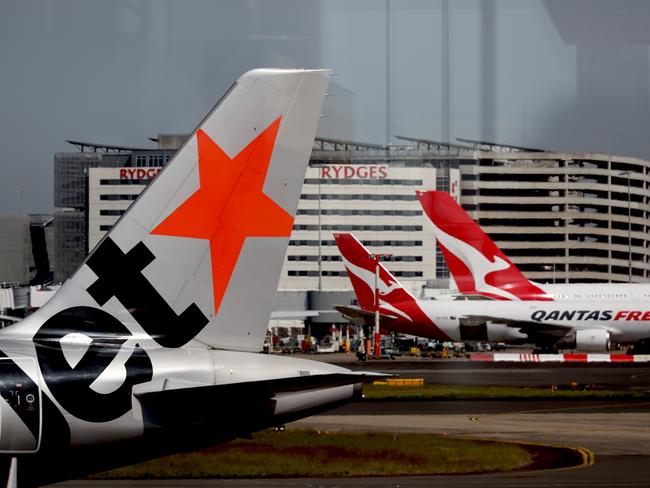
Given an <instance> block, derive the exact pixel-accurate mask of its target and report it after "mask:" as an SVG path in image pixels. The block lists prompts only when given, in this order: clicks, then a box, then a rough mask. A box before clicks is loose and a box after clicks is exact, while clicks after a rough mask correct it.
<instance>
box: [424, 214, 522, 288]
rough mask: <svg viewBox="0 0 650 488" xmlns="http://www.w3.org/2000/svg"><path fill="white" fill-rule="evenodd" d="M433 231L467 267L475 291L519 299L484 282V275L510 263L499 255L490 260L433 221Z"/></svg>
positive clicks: (505, 267) (506, 266) (508, 265)
mask: <svg viewBox="0 0 650 488" xmlns="http://www.w3.org/2000/svg"><path fill="white" fill-rule="evenodd" d="M431 223H432V224H433V233H434V234H435V236H436V239H438V241H440V243H441V244H442V245H443V246H445V247H446V248H447V249H449V251H451V252H452V253H453V254H454V256H456V257H457V258H458V259H460V260H461V261H462V262H463V263H464V264H465V266H467V268H469V270H470V272H471V273H472V276H473V277H474V285H475V287H476V291H480V292H483V293H491V294H494V295H497V296H500V297H503V298H509V299H511V300H519V297H517V296H515V295H513V294H512V293H508V292H507V291H505V290H502V289H500V288H497V287H495V286H492V285H489V284H487V283H486V282H485V277H486V276H487V275H488V274H490V273H493V272H495V271H503V270H505V269H508V268H509V267H510V266H511V265H510V264H509V263H508V262H506V261H504V260H503V259H501V258H500V257H499V256H495V257H494V261H490V260H489V259H488V258H486V257H485V256H484V255H483V254H482V253H481V252H480V251H478V250H477V249H475V248H474V247H472V246H470V245H469V244H467V243H466V242H463V241H461V240H460V239H457V238H456V237H454V236H452V235H449V234H447V233H446V232H444V231H443V230H442V229H440V228H439V227H438V226H437V225H436V224H435V223H434V222H433V221H432V222H431Z"/></svg>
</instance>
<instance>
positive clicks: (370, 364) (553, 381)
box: [335, 360, 650, 390]
mask: <svg viewBox="0 0 650 488" xmlns="http://www.w3.org/2000/svg"><path fill="white" fill-rule="evenodd" d="M335 364H339V365H340V366H343V367H346V368H349V369H352V370H355V371H373V372H384V373H388V374H394V375H398V376H400V377H404V378H424V381H425V383H434V384H445V385H481V386H486V385H495V386H545V385H549V386H550V385H569V384H570V383H572V382H576V383H579V384H596V385H599V386H603V387H610V388H648V389H649V390H650V363H638V364H616V363H615V364H606V363H605V364H602V365H601V364H581V363H575V364H574V363H560V364H556V363H488V362H486V363H482V362H471V361H460V360H447V361H445V360H421V361H399V360H398V361H388V360H386V361H367V362H359V361H354V362H352V361H351V362H343V363H335Z"/></svg>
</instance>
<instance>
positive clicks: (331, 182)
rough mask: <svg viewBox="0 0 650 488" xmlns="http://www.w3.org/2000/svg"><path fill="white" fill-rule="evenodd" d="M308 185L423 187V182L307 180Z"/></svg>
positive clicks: (395, 180) (341, 179)
mask: <svg viewBox="0 0 650 488" xmlns="http://www.w3.org/2000/svg"><path fill="white" fill-rule="evenodd" d="M305 184H306V185H319V184H320V185H375V186H377V185H405V186H422V180H397V179H383V180H382V179H370V178H368V179H352V178H350V179H345V178H339V179H337V178H305Z"/></svg>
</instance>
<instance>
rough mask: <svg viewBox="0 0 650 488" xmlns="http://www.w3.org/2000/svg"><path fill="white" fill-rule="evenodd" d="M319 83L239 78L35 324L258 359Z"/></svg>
mask: <svg viewBox="0 0 650 488" xmlns="http://www.w3.org/2000/svg"><path fill="white" fill-rule="evenodd" d="M328 77H329V71H328V70H276V69H258V70H253V71H250V72H248V73H246V74H244V75H243V76H242V77H241V78H240V79H239V80H238V81H237V82H236V83H235V84H234V85H233V86H232V88H231V89H230V90H229V91H228V92H227V94H226V95H225V96H224V97H223V98H222V99H221V100H220V102H219V103H218V104H217V105H216V107H215V108H213V109H212V111H211V112H210V113H209V114H208V115H207V116H206V117H205V118H204V119H203V121H202V122H201V123H200V124H199V126H198V127H197V129H196V130H195V131H194V132H193V133H192V134H191V135H190V137H189V138H188V139H187V140H186V141H185V143H184V144H183V146H182V147H181V148H180V149H179V150H178V151H177V153H176V154H175V156H174V157H173V159H172V160H171V161H170V162H169V163H168V164H167V165H166V166H165V167H164V168H163V170H162V171H161V172H160V173H159V174H158V176H157V177H156V178H155V180H154V181H153V182H152V183H151V184H150V185H149V186H148V187H147V188H146V190H145V191H144V192H143V193H142V194H141V195H140V196H139V198H138V199H137V200H136V201H135V202H134V203H133V205H131V207H130V208H129V210H128V211H127V212H126V213H125V214H124V215H123V216H122V217H121V218H120V220H119V221H118V222H117V223H116V224H115V225H114V226H113V228H112V230H111V231H110V232H109V233H108V234H107V235H106V236H105V237H104V239H103V240H102V241H101V242H100V243H99V244H98V245H97V246H96V247H95V249H94V250H93V251H92V253H91V254H90V255H89V256H88V258H87V259H86V261H85V262H84V264H83V265H82V266H81V267H80V268H79V269H78V270H77V272H76V273H75V274H74V276H73V277H72V278H71V279H70V280H68V281H67V282H66V283H65V284H64V286H63V287H62V288H61V290H60V291H59V293H57V294H56V295H55V297H53V299H52V300H50V302H49V303H48V304H47V305H46V306H45V307H43V308H42V309H40V310H39V311H38V312H37V314H34V315H38V317H40V319H41V323H42V321H43V320H45V321H53V322H52V323H55V322H56V323H60V324H65V322H66V319H71V320H72V319H74V320H77V321H81V322H88V323H90V322H93V324H91V325H89V327H90V328H93V329H95V331H100V332H101V331H106V328H107V326H106V324H107V323H113V322H115V319H117V320H118V321H119V322H117V323H118V324H119V323H121V324H123V325H124V326H126V327H127V328H128V329H129V332H131V334H132V335H140V336H143V337H151V338H152V339H153V340H155V341H156V342H157V343H158V344H159V345H160V346H163V347H181V346H183V345H185V344H186V343H188V342H189V341H191V340H192V339H196V340H197V341H199V342H201V343H203V344H205V345H209V346H211V347H214V348H218V349H231V350H239V351H259V350H261V347H262V343H263V340H264V335H265V332H266V328H267V326H268V318H269V314H270V311H271V307H272V303H273V297H274V295H275V291H276V288H277V283H278V279H279V276H280V271H281V268H282V264H283V260H284V255H285V253H286V248H287V245H288V241H289V235H290V234H291V230H292V226H293V220H294V217H295V213H296V208H297V206H298V199H299V196H300V191H301V188H302V183H303V180H304V176H305V172H306V169H307V163H308V161H309V156H310V153H311V148H312V145H313V140H314V136H315V134H316V129H317V127H318V121H319V115H320V112H321V108H322V104H323V97H324V94H325V90H326V87H327V83H328ZM17 327H20V324H19V325H18V326H17ZM108 328H110V327H108ZM113 329H115V327H113Z"/></svg>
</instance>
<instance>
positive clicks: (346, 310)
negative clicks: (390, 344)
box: [334, 305, 397, 323]
mask: <svg viewBox="0 0 650 488" xmlns="http://www.w3.org/2000/svg"><path fill="white" fill-rule="evenodd" d="M334 308H335V309H336V310H338V311H339V312H341V313H342V314H343V315H345V316H346V317H349V318H351V319H358V320H362V321H364V322H373V321H374V320H375V312H370V311H368V310H362V309H360V308H358V307H347V306H343V305H337V306H336V307H334ZM379 318H380V320H381V321H382V322H384V321H387V322H390V321H391V320H395V319H397V317H395V316H394V315H386V314H384V313H380V314H379ZM384 323H386V322H384Z"/></svg>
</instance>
